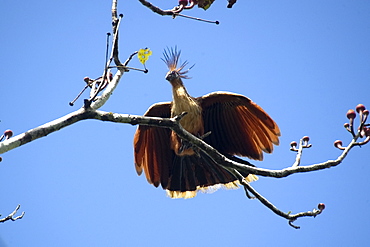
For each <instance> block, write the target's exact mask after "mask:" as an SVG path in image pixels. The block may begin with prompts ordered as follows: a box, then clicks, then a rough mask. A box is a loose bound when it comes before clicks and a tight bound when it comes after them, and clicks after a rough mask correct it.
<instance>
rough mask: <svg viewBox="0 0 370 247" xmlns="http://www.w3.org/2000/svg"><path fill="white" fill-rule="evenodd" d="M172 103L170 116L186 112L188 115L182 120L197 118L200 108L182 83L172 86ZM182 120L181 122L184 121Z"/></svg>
mask: <svg viewBox="0 0 370 247" xmlns="http://www.w3.org/2000/svg"><path fill="white" fill-rule="evenodd" d="M172 96H173V103H172V108H171V115H172V116H173V117H174V116H176V115H179V114H181V113H182V112H187V113H188V115H187V116H185V118H184V119H193V118H199V117H200V114H201V108H200V106H199V103H198V102H197V101H196V100H195V99H194V98H193V97H191V96H190V95H189V94H188V92H187V91H186V88H185V87H184V85H183V84H182V83H176V84H172ZM184 119H183V120H184Z"/></svg>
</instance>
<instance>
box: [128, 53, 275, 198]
mask: <svg viewBox="0 0 370 247" xmlns="http://www.w3.org/2000/svg"><path fill="white" fill-rule="evenodd" d="M163 55H164V58H162V60H163V61H164V62H165V64H166V65H167V67H168V69H169V71H168V72H167V74H166V76H165V78H166V80H167V81H168V82H169V83H170V85H171V86H172V101H171V102H160V103H155V104H153V105H152V106H150V107H149V109H148V110H147V111H146V112H145V114H144V116H148V117H161V118H170V117H175V116H178V115H179V114H181V113H183V112H186V113H187V114H186V115H185V116H184V117H183V118H182V119H181V120H180V124H181V126H182V127H183V128H184V129H185V130H187V131H188V132H190V133H191V134H193V135H195V136H197V137H199V138H201V139H202V140H203V141H205V142H206V143H208V144H209V145H211V146H212V147H213V148H215V149H216V150H218V151H219V152H220V153H221V154H223V155H225V156H226V157H227V158H229V159H231V160H234V161H238V162H241V163H243V164H245V165H249V166H254V165H252V164H251V163H250V162H248V161H247V160H245V159H241V158H239V157H247V158H249V159H252V160H262V159H263V152H266V153H271V152H272V151H273V145H279V136H280V130H279V127H278V125H277V124H276V123H275V121H274V120H272V118H271V117H270V116H269V115H268V114H267V113H266V112H265V111H264V110H263V109H262V108H261V107H260V106H258V105H257V104H256V103H254V102H253V101H252V100H251V99H249V98H247V97H246V96H243V95H241V94H237V93H231V92H222V91H217V92H212V93H209V94H206V95H204V96H201V97H192V96H190V94H189V93H188V91H187V90H186V88H185V86H184V83H183V79H190V77H188V75H187V73H188V72H189V70H190V69H191V67H190V68H189V69H187V70H184V68H185V67H186V66H187V65H188V62H187V61H185V62H183V63H181V64H180V63H179V59H180V55H181V50H177V47H175V48H171V49H170V48H167V49H165V51H164V53H163ZM207 83H209V82H207ZM134 162H135V168H136V172H137V174H138V175H141V174H142V172H143V171H144V173H145V176H146V179H147V181H148V182H149V183H150V184H153V185H154V186H155V187H158V186H159V185H161V186H162V188H163V189H164V190H166V192H167V195H168V196H169V197H170V198H185V199H187V198H192V197H195V196H196V194H197V192H198V191H201V192H213V191H215V190H217V189H219V188H221V187H223V188H228V189H234V188H238V187H239V180H238V179H237V178H236V177H235V176H234V175H233V174H231V173H230V172H229V171H227V170H226V169H224V168H222V167H221V166H220V165H218V164H217V163H216V162H215V161H214V160H213V159H212V158H210V157H209V156H208V155H206V154H205V153H203V152H202V151H201V150H199V149H196V148H194V147H193V146H192V145H191V144H190V143H187V142H186V141H183V140H182V139H181V138H179V137H178V136H177V134H176V133H175V132H174V131H172V130H170V129H168V128H160V127H152V126H145V125H139V126H138V128H137V130H136V132H135V135H134ZM241 174H242V175H243V177H245V178H246V180H247V181H248V182H252V181H255V180H257V177H256V176H255V175H253V174H247V173H243V172H242V173H241Z"/></svg>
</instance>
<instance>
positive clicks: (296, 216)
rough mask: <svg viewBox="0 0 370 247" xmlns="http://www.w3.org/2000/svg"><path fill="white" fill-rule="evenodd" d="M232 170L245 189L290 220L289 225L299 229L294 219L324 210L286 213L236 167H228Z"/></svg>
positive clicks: (313, 214)
mask: <svg viewBox="0 0 370 247" xmlns="http://www.w3.org/2000/svg"><path fill="white" fill-rule="evenodd" d="M228 170H229V171H230V172H232V173H233V174H234V175H236V177H237V178H238V179H239V181H240V183H241V184H242V185H243V186H244V189H245V190H246V191H249V192H251V193H252V194H253V195H254V196H255V198H256V199H258V200H259V201H260V202H261V203H262V204H263V205H265V206H266V207H267V208H269V209H270V210H271V211H272V212H274V213H275V214H277V215H279V216H281V217H283V218H285V219H287V220H289V225H290V226H292V227H294V228H296V229H299V228H300V227H299V226H296V225H294V224H293V221H295V220H297V219H298V218H301V217H307V216H310V217H316V216H317V215H319V214H320V213H321V212H322V210H319V209H314V210H312V211H307V212H301V213H297V214H290V213H284V212H283V211H281V210H280V209H278V208H277V207H276V206H275V205H274V204H272V203H271V202H270V201H268V200H267V199H266V198H265V197H263V196H262V195H261V194H259V193H258V192H257V191H256V190H255V189H254V188H253V187H252V186H251V185H250V184H249V183H248V182H247V181H246V180H245V178H244V177H243V175H241V174H240V172H239V171H238V170H236V169H234V170H233V171H232V170H230V169H228Z"/></svg>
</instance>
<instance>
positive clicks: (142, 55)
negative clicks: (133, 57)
mask: <svg viewBox="0 0 370 247" xmlns="http://www.w3.org/2000/svg"><path fill="white" fill-rule="evenodd" d="M150 55H152V51H151V50H150V49H149V48H145V49H140V50H139V51H138V53H137V57H138V58H139V61H140V63H142V64H145V62H146V61H148V59H149V56H150Z"/></svg>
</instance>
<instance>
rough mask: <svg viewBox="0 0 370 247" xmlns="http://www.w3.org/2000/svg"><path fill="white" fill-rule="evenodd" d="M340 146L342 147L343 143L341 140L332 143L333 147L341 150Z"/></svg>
mask: <svg viewBox="0 0 370 247" xmlns="http://www.w3.org/2000/svg"><path fill="white" fill-rule="evenodd" d="M342 145H343V143H342V141H341V140H336V141H335V142H334V147H336V148H339V149H341V148H342Z"/></svg>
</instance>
